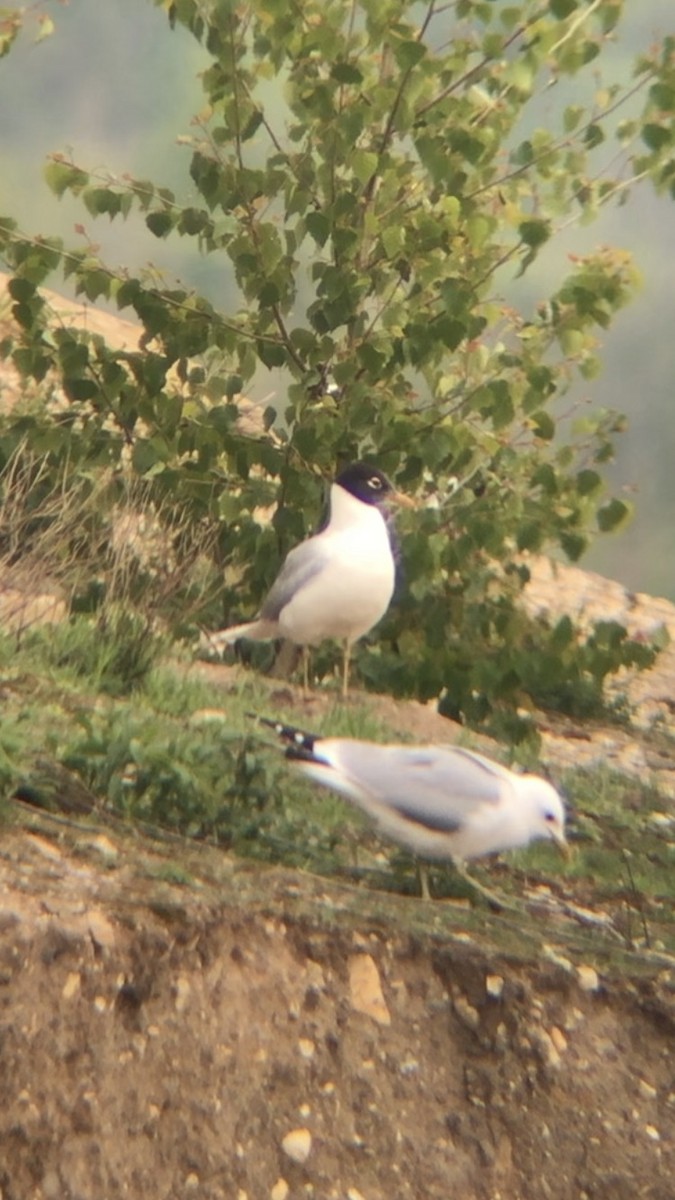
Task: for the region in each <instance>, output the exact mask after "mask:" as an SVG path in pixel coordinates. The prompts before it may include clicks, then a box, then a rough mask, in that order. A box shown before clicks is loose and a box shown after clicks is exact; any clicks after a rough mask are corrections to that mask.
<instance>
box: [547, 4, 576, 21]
mask: <svg viewBox="0 0 675 1200" xmlns="http://www.w3.org/2000/svg"><path fill="white" fill-rule="evenodd" d="M548 6H549V9H550V10H551V13H552V15H553V16H554V17H555V18H556V20H558V21H564V20H565V17H569V15H570V13H573V12H575V11H576V9H577V8H578V7H579V0H549V5H548Z"/></svg>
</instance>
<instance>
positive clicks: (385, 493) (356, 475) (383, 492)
mask: <svg viewBox="0 0 675 1200" xmlns="http://www.w3.org/2000/svg"><path fill="white" fill-rule="evenodd" d="M335 482H336V483H337V484H339V485H340V487H341V488H344V490H345V491H346V492H349V494H350V495H351V496H355V497H356V499H357V500H362V501H363V503H364V504H382V503H383V501H385V500H388V499H391V498H392V497H393V496H394V495H395V494H396V493H395V492H394V488H393V486H392V484H391V483H390V482H389V480H388V479H387V476H386V475H384V474H383V473H382V471H378V469H377V467H371V466H370V464H369V463H363V462H356V463H350V464H349V466H348V467H345V468H344V470H343V471H340V474H339V475H338V477H337V479H336V480H335Z"/></svg>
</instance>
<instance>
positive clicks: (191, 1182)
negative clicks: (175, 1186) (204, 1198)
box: [185, 1171, 199, 1192]
mask: <svg viewBox="0 0 675 1200" xmlns="http://www.w3.org/2000/svg"><path fill="white" fill-rule="evenodd" d="M185 1186H186V1188H188V1189H189V1191H191V1192H194V1190H195V1188H198V1187H199V1175H197V1174H196V1172H195V1171H190V1174H189V1175H186V1176H185Z"/></svg>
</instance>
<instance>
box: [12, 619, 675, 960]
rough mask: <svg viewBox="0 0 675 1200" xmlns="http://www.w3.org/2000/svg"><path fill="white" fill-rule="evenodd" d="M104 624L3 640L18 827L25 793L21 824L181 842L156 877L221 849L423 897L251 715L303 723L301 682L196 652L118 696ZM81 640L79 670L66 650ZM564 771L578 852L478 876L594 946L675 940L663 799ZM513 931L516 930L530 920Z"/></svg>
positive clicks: (513, 862)
mask: <svg viewBox="0 0 675 1200" xmlns="http://www.w3.org/2000/svg"><path fill="white" fill-rule="evenodd" d="M91 623H92V619H91V618H88V617H76V618H73V619H72V621H71V623H70V625H69V626H66V627H64V628H62V629H57V630H53V631H50V632H49V633H48V634H47V633H38V632H34V633H33V634H31V635H29V636H27V637H25V638H24V639H23V641H22V644H21V645H20V646H19V647H18V648H17V646H16V644H15V643H14V642H12V641H10V640H9V639H3V640H2V642H0V687H1V688H2V693H3V698H4V704H3V722H2V726H1V728H0V796H1V797H2V813H3V819H4V820H5V821H13V820H16V819H17V812H16V809H15V806H14V803H13V801H14V800H15V799H20V800H23V801H24V814H23V819H26V818H25V813H26V812H27V811H40V810H42V811H43V812H45V813H51V814H54V815H55V816H56V817H57V819H61V820H63V819H64V818H65V819H66V820H67V821H70V822H73V823H75V825H76V826H78V827H82V828H84V829H90V830H92V831H93V830H95V829H96V828H101V827H103V828H106V827H107V828H108V829H109V830H110V831H111V832H113V833H114V832H115V831H116V832H117V833H120V832H122V830H123V829H124V828H125V827H127V826H128V827H129V828H134V829H139V828H140V829H141V830H142V831H144V832H146V833H148V834H150V835H151V836H153V837H154V838H156V839H159V840H160V842H165V843H166V842H167V840H168V847H167V848H166V854H167V855H168V858H167V859H166V861H164V860H162V861H160V862H159V863H158V864H156V866H155V867H153V868H152V871H151V874H153V877H154V878H156V879H159V880H166V881H168V882H174V883H175V882H178V883H181V884H183V885H185V886H186V887H189V886H191V883H192V881H193V880H194V879H195V878H196V877H197V876H198V873H199V860H198V859H197V858H195V854H194V848H195V846H197V845H201V846H203V845H204V844H205V843H207V844H210V845H211V846H216V847H218V848H220V849H221V850H223V851H230V850H233V851H234V852H235V853H236V854H237V856H238V858H239V859H240V860H241V859H253V860H257V861H258V862H264V863H270V864H277V865H280V866H286V867H292V868H296V869H298V868H299V869H301V870H303V871H306V872H309V873H310V874H311V875H312V876H316V877H324V878H326V879H332V880H333V881H334V882H335V883H342V884H343V885H346V886H348V887H350V888H351V887H359V885H361V886H365V887H366V889H367V892H368V894H369V895H370V896H371V900H372V902H373V903H374V902H375V897H376V895H377V893H378V892H379V893H380V894H381V899H382V901H384V899H385V896H387V895H389V896H391V894H392V893H398V894H402V895H407V896H417V895H418V894H419V883H418V879H417V873H416V870H415V864H414V862H413V860H412V859H411V858H410V856H409V855H407V854H405V853H403V852H402V851H400V850H399V849H398V848H397V847H396V846H393V845H392V844H391V843H389V842H386V841H382V840H381V839H380V838H379V837H378V836H377V835H376V834H375V833H374V831H373V829H372V827H371V826H370V825H369V823H367V822H366V821H365V820H364V819H363V818H362V816H361V814H360V813H358V812H357V811H356V810H355V809H353V808H352V807H350V806H349V805H348V804H347V803H346V802H344V801H343V800H341V799H339V798H338V797H334V796H332V795H331V794H330V793H328V792H326V791H324V790H323V789H320V788H315V787H312V786H311V785H309V784H308V783H306V782H305V781H304V780H303V779H302V778H301V777H300V775H299V774H298V773H297V772H296V771H294V770H293V769H292V768H290V767H288V766H287V764H286V762H285V760H284V758H283V755H282V754H281V751H280V749H279V747H278V745H277V744H276V741H275V739H274V738H273V737H272V736H271V735H270V734H269V733H268V732H267V731H264V730H262V729H261V728H258V727H257V726H256V725H255V723H254V722H252V721H251V720H250V719H248V718H247V716H246V713H247V712H248V711H250V710H254V711H257V712H259V713H261V714H265V713H274V714H275V715H278V716H281V717H285V718H286V719H288V720H290V721H295V722H298V723H301V724H302V723H303V722H304V723H307V717H306V716H305V715H304V711H303V709H300V710H298V709H294V705H293V699H292V697H291V695H290V693H286V694H285V696H284V697H283V699H282V700H281V702H280V695H279V693H278V691H276V692H275V690H274V688H273V686H272V685H270V684H268V683H266V682H264V681H255V680H247V681H245V682H243V683H241V682H237V681H235V680H232V681H230V682H227V683H221V684H219V685H214V684H213V683H212V682H210V681H206V680H204V679H202V678H199V677H197V676H192V675H186V670H187V664H185V663H180V662H175V661H174V662H173V663H171V664H167V663H162V662H161V661H158V660H156V661H155V662H154V664H153V666H152V668H151V669H150V670H149V672H148V674H147V676H146V678H145V680H144V682H143V684H142V685H139V684H138V683H137V682H136V681H135V687H134V690H133V693H132V694H131V695H122V694H119V691H120V690H121V689H118V694H117V695H111V694H110V690H109V689H106V690H105V691H102V690H98V689H97V688H96V687H95V686H93V684H92V682H91V680H89V681H87V680H86V679H84V678H83V675H82V673H81V667H82V663H83V661H84V660H85V658H86V656H87V655H88V654H89V655H91V665H92V671H93V670H95V668H96V664H97V661H98V659H97V654H96V651H95V649H94V644H93V641H92V638H91ZM78 640H79V642H80V651H79V653H78V656H77V658H78V662H77V667H76V669H75V670H73V669H72V667H71V666H69V665H68V655H67V653H66V651H67V650H68V649H70V648H72V647H73V646H74V645H75V644H77V642H78ZM46 664H48V665H46ZM119 682H121V681H119ZM215 687H217V690H214V688H215ZM311 725H312V727H313V728H316V729H317V730H318V731H325V732H331V733H334V734H344V735H358V736H362V737H369V738H373V739H376V740H386V739H387V738H391V737H394V736H397V737H398V736H400V735H398V734H395V733H394V732H393V731H392V730H391V729H390V728H387V726H386V725H384V724H383V723H382V722H381V721H379V720H378V719H377V718H376V717H374V716H373V714H372V713H371V712H370V711H369V709H368V708H367V707H358V706H353V707H352V706H349V707H345V706H344V705H341V704H339V703H337V702H336V704H335V705H334V706H333V707H332V708H331V707H329V708H326V709H325V710H324V713H323V716H319V717H312V718H311ZM564 783H565V785H566V788H567V792H568V794H569V796H570V802H571V826H570V830H571V836H572V844H573V846H574V856H573V858H572V861H571V862H570V863H568V864H563V862H562V861H561V859H560V858H559V856H558V855H557V854H556V852H555V851H554V849H553V848H552V847H549V846H546V845H533V846H532V847H530V848H529V849H528V850H526V851H518V852H516V853H514V854H511V855H509V856H507V859H508V861H506V860H505V861H504V862H499V863H496V864H492V866H490V865H488V864H486V863H477V864H476V865H475V866H474V867H473V868H472V873H473V874H474V875H475V876H476V878H477V879H478V880H479V881H481V882H483V883H484V884H487V885H488V886H489V887H490V888H491V889H492V890H495V891H497V892H498V893H500V894H502V895H503V896H505V898H507V899H509V901H510V902H514V903H515V904H516V905H518V904H519V903H521V902H522V900H523V899H524V897H525V896H526V895H527V894H529V895H530V897H532V896H537V895H541V902H540V904H541V905H544V904H545V903H546V896H547V895H551V894H552V896H553V904H554V908H553V910H552V911H553V912H556V907H555V906H556V905H558V912H560V911H562V912H565V911H568V909H576V912H577V918H575V920H574V922H573V927H576V926H577V925H579V926H580V928H581V929H583V928H584V926H586V925H587V926H588V928H589V930H590V931H591V932H593V931H595V933H596V934H597V935H598V938H599V941H597V944H598V945H602V944H603V940H604V939H605V938H609V944H610V946H611V945H615V946H617V947H618V946H620V945H621V944H623V945H624V946H625V947H642V948H643V949H647V950H649V951H652V950H653V951H654V952H660V951H662V950H664V949H670V951H671V952H672V951H675V942H673V931H672V905H673V900H674V899H675V885H674V883H673V879H674V876H673V861H674V855H675V840H674V836H673V829H674V826H673V819H672V815H671V816H669V814H668V812H667V811H664V802H663V799H662V798H661V797H660V796H659V795H658V793H657V792H656V791H654V790H652V789H651V788H649V787H645V786H644V785H642V784H639V783H637V782H636V781H634V780H631V779H629V778H627V777H624V776H619V775H614V774H611V773H610V772H608V771H607V770H604V769H596V770H593V771H588V770H587V771H573V772H570V773H569V774H568V775H567V777H566V778H565V780H564ZM26 806H28V808H26ZM58 828H59V826H58V825H56V826H55V827H54V831H55V832H58ZM431 880H432V888H433V892H434V895H435V896H436V897H437V898H443V897H446V898H458V897H465V896H467V895H468V892H467V887H466V884H465V883H464V881H463V880H461V879H458V878H457V876H456V875H455V874H454V873H453V871H452V869H451V868H450V867H448V868H445V867H443V866H435V867H433V869H432V871H431ZM308 886H309V884H308ZM365 902H366V901H365V898H364V903H365ZM560 906H562V907H560ZM565 906H567V909H566V908H565ZM422 907H423V908H424V907H425V906H422ZM431 907H432V908H434V906H431ZM442 910H443V905H441V906H440V907H439V909H438V911H437V912H436V914H435V915H432V916H431V918H430V919H431V921H432V924H433V922H434V921H437V920H438V913H439V912H442ZM467 919H468V918H467ZM509 919H510V920H511V921H513V918H509ZM557 920H558V922H559V920H560V917H559V915H558V918H557ZM506 928H507V929H508V928H511V932H512V933H513V929H514V928H516V926H508V927H506ZM505 936H511V935H509V934H508V932H505Z"/></svg>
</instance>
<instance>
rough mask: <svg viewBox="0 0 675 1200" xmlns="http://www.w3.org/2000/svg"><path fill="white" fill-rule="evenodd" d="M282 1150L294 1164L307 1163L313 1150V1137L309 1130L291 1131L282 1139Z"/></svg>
mask: <svg viewBox="0 0 675 1200" xmlns="http://www.w3.org/2000/svg"><path fill="white" fill-rule="evenodd" d="M281 1149H282V1150H283V1152H284V1154H287V1155H288V1157H289V1158H290V1159H292V1160H293V1162H296V1163H305V1162H307V1159H308V1158H309V1155H310V1151H311V1149H312V1135H311V1133H310V1132H309V1129H291V1130H290V1131H289V1132H288V1133H287V1134H286V1135H285V1136H284V1137H283V1138H282V1139H281Z"/></svg>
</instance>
